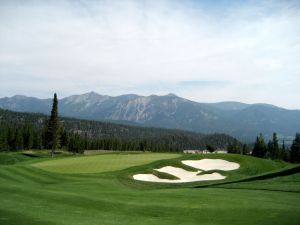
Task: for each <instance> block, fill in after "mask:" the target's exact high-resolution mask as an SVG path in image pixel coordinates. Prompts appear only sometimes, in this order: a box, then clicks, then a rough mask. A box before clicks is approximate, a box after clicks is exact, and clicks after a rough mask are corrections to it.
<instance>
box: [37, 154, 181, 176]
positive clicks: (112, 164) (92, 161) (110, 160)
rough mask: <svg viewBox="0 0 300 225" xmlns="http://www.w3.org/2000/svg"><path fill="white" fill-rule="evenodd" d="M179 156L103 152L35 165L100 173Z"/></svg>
mask: <svg viewBox="0 0 300 225" xmlns="http://www.w3.org/2000/svg"><path fill="white" fill-rule="evenodd" d="M179 156H180V154H168V153H156V154H155V153H144V154H143V153H135V154H132V153H131V154H129V153H120V154H101V155H94V156H80V157H70V158H64V159H57V160H49V161H43V162H40V163H36V164H34V166H36V167H38V168H41V169H44V170H47V171H50V172H56V173H99V172H108V171H116V170H122V169H126V168H128V167H132V166H139V165H144V164H148V163H151V162H154V161H157V160H161V159H172V158H177V157H179Z"/></svg>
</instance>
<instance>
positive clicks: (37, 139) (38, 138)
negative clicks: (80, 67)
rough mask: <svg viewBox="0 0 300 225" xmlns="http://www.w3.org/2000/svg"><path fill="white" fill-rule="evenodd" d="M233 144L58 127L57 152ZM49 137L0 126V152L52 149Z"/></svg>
mask: <svg viewBox="0 0 300 225" xmlns="http://www.w3.org/2000/svg"><path fill="white" fill-rule="evenodd" d="M231 142H236V143H238V144H239V145H240V143H239V142H238V141H237V140H235V139H233V138H232V137H230V136H227V135H224V134H212V135H208V136H204V138H191V137H189V136H185V135H182V134H173V133H171V134H167V135H163V136H160V137H155V136H153V137H152V136H150V137H148V138H139V137H131V138H128V139H124V138H115V137H97V136H96V137H95V136H93V135H92V134H90V133H88V132H75V131H66V130H65V129H63V128H61V129H60V130H59V132H58V142H57V146H56V148H57V149H63V150H67V151H70V152H74V153H83V152H84V150H87V149H89V150H99V149H103V150H118V151H129V150H130V151H153V152H180V151H183V150H184V149H205V148H206V146H208V145H210V146H214V148H222V149H224V148H227V145H228V144H227V143H231ZM52 147H53V145H52V143H51V138H49V134H48V124H47V122H44V123H43V126H41V127H38V126H33V125H27V124H24V125H23V124H19V125H17V124H7V123H6V124H3V123H2V124H0V151H18V150H29V149H52Z"/></svg>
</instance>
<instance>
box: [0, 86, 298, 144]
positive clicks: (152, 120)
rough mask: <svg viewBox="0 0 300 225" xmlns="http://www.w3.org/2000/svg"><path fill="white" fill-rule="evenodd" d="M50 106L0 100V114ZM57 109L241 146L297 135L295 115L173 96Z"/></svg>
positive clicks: (82, 100) (87, 97)
mask: <svg viewBox="0 0 300 225" xmlns="http://www.w3.org/2000/svg"><path fill="white" fill-rule="evenodd" d="M50 106H51V99H38V98H32V97H26V96H19V95H17V96H14V97H11V98H2V99H0V108H3V109H9V110H13V111H19V112H40V113H48V112H49V111H50ZM59 109H60V113H61V115H63V116H67V117H76V118H81V119H89V120H98V121H117V122H118V121H119V122H120V121H121V122H122V123H124V122H125V121H126V122H127V123H129V124H133V125H134V124H136V125H142V126H150V127H162V128H172V129H184V130H190V131H195V132H200V133H215V132H217V133H226V134H229V135H233V136H235V137H237V138H239V139H241V140H246V141H253V139H254V138H255V137H256V135H258V134H259V133H264V134H265V135H266V136H267V137H268V136H271V134H272V133H273V132H277V133H278V134H279V136H281V137H285V138H289V137H290V136H294V134H295V133H296V132H299V127H300V111H299V110H287V109H283V108H279V107H276V106H273V105H268V104H244V103H239V102H220V103H198V102H193V101H190V100H187V99H184V98H181V97H178V96H176V95H174V94H168V95H165V96H157V95H150V96H138V95H133V94H132V95H121V96H117V97H111V96H107V95H100V94H97V93H95V92H90V93H86V94H82V95H73V96H70V97H66V98H63V99H61V100H60V101H59Z"/></svg>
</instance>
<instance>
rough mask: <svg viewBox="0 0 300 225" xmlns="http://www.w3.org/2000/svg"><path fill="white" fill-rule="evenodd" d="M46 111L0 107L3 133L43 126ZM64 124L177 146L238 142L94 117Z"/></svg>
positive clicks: (96, 135)
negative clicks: (14, 110)
mask: <svg viewBox="0 0 300 225" xmlns="http://www.w3.org/2000/svg"><path fill="white" fill-rule="evenodd" d="M46 119H47V116H46V115H43V114H38V113H21V112H13V111H9V110H2V109H0V134H1V128H4V127H5V126H17V127H22V126H25V125H26V126H27V125H31V126H34V127H36V128H37V129H39V130H41V131H42V129H43V127H44V124H45V120H46ZM60 120H61V125H62V128H63V129H64V130H66V131H67V132H69V133H79V134H81V135H82V136H83V135H84V134H88V136H89V137H92V138H100V139H101V138H102V139H103V138H106V139H107V138H110V139H120V140H125V141H126V140H142V139H144V140H149V141H151V142H155V141H157V142H158V141H159V142H162V143H164V144H167V145H169V144H170V145H176V146H177V147H176V148H177V149H178V147H179V146H181V149H188V148H192V149H198V148H202V149H203V148H205V147H206V145H207V144H209V145H213V146H214V147H216V148H227V146H228V144H230V143H236V139H235V138H233V137H231V136H229V135H225V134H208V135H204V134H200V133H196V132H190V131H183V130H175V129H163V128H148V127H139V126H129V125H123V124H116V123H109V122H99V121H92V120H81V119H75V118H66V117H62V118H61V119H60Z"/></svg>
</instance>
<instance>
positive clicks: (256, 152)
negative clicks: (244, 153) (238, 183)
mask: <svg viewBox="0 0 300 225" xmlns="http://www.w3.org/2000/svg"><path fill="white" fill-rule="evenodd" d="M266 150H267V148H266V144H265V140H264V137H263V135H262V134H260V135H259V136H258V137H257V138H256V142H255V144H254V148H253V151H252V155H253V156H255V157H259V158H263V157H264V156H265V155H266Z"/></svg>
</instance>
